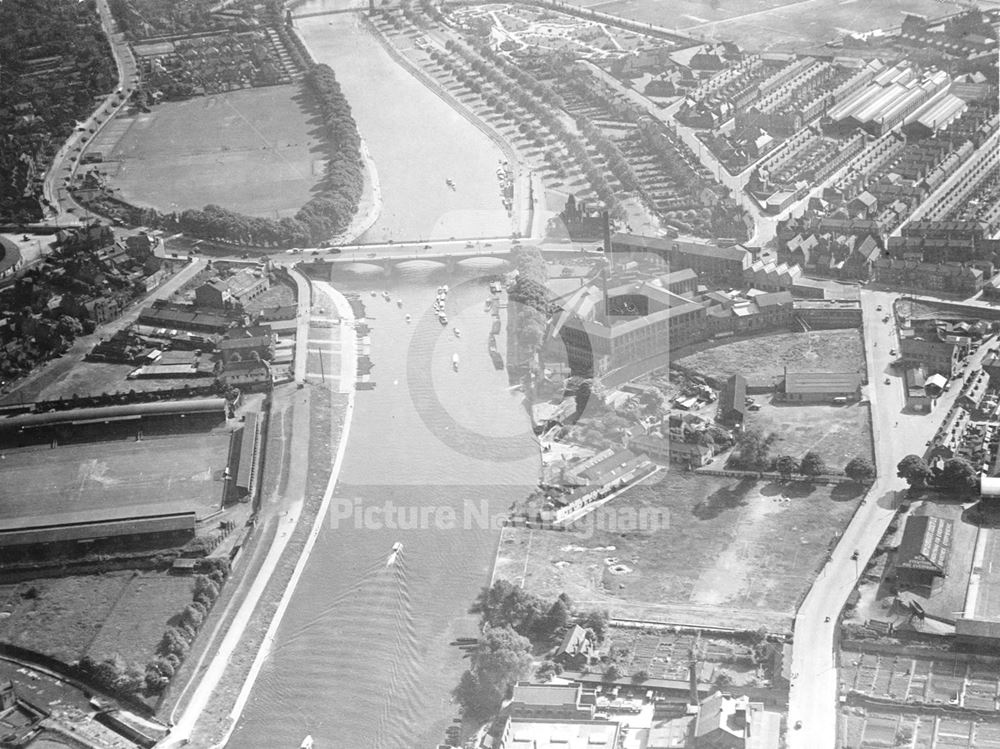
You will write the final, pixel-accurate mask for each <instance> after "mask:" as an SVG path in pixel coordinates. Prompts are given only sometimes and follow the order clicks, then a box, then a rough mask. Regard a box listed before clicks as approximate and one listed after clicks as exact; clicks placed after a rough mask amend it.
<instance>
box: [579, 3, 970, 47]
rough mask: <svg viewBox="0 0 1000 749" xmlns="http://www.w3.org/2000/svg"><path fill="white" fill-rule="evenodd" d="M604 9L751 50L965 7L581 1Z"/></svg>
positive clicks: (829, 37) (892, 24) (814, 40)
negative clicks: (733, 43)
mask: <svg viewBox="0 0 1000 749" xmlns="http://www.w3.org/2000/svg"><path fill="white" fill-rule="evenodd" d="M574 4H576V5H580V6H582V7H585V8H592V9H594V10H599V11H602V12H604V13H611V14H612V15H616V16H622V17H623V18H628V19H633V20H636V21H640V22H645V23H652V24H656V25H660V26H665V27H667V28H676V29H677V30H678V31H683V32H686V33H688V34H690V35H692V36H695V37H697V38H703V39H706V40H728V41H733V42H736V43H737V44H738V45H740V46H741V47H743V48H746V49H769V48H771V47H775V46H778V45H787V44H804V43H822V42H826V41H829V40H832V39H834V38H836V37H838V36H841V35H842V34H844V33H848V32H865V31H871V30H873V29H879V28H881V29H888V28H892V27H898V26H899V25H900V24H901V23H902V21H903V13H919V14H922V15H926V16H928V17H930V18H935V17H939V16H943V15H946V14H949V13H954V12H956V11H958V10H961V7H962V6H960V5H957V4H951V3H944V2H938V1H937V0H740V2H734V1H733V0H670V2H667V1H666V0H578V2H576V3H574Z"/></svg>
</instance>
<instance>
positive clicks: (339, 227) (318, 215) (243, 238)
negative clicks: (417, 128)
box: [156, 65, 364, 247]
mask: <svg viewBox="0 0 1000 749" xmlns="http://www.w3.org/2000/svg"><path fill="white" fill-rule="evenodd" d="M303 84H304V86H305V88H306V90H307V91H308V92H310V93H311V95H312V98H313V100H314V102H315V103H316V106H317V108H318V109H319V113H320V117H321V119H322V132H323V138H324V140H325V141H326V148H327V151H328V157H327V165H326V171H325V173H324V175H323V178H322V179H321V180H320V183H319V185H318V186H317V190H318V192H317V194H316V195H315V196H314V197H313V198H312V199H311V200H310V201H309V202H308V203H306V204H305V205H304V206H302V208H301V209H299V211H298V212H297V213H296V214H295V216H294V217H292V216H286V217H284V218H280V219H272V218H266V217H262V216H246V215H244V214H242V213H239V212H237V211H231V210H229V209H227V208H223V207H221V206H218V205H207V206H205V207H204V208H202V209H201V210H198V209H190V210H186V211H183V212H182V213H180V214H175V215H173V216H172V217H171V216H159V217H157V218H158V220H157V221H156V223H157V224H160V225H165V226H168V227H170V228H176V229H180V230H181V231H183V232H184V233H185V234H187V235H189V236H192V237H198V238H199V239H207V240H213V241H220V242H227V243H232V244H239V245H253V246H257V247H296V246H302V245H316V244H320V243H321V242H325V241H327V240H329V239H330V238H331V237H333V236H334V235H336V234H337V233H339V232H342V231H343V230H344V229H346V228H347V227H348V226H349V225H350V223H351V220H352V219H353V218H354V215H355V214H356V213H357V210H358V203H359V202H360V200H361V194H362V191H363V189H364V165H363V162H362V158H361V136H360V135H359V134H358V128H357V123H356V122H355V121H354V117H353V115H352V114H351V107H350V105H349V104H348V102H347V98H346V97H345V96H344V94H343V91H342V90H341V88H340V84H339V83H338V82H337V79H336V76H335V75H334V72H333V70H332V69H331V68H330V67H329V66H328V65H313V66H312V67H311V68H310V70H309V72H308V73H307V74H306V75H305V77H304V79H303Z"/></svg>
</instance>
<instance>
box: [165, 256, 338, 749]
mask: <svg viewBox="0 0 1000 749" xmlns="http://www.w3.org/2000/svg"><path fill="white" fill-rule="evenodd" d="M293 276H298V273H297V272H293ZM296 282H297V284H298V286H299V290H300V311H301V309H302V307H303V306H309V307H310V314H309V317H308V319H307V322H306V324H305V325H303V321H302V318H301V316H300V325H299V328H300V331H301V330H302V329H303V328H305V329H306V331H307V334H306V338H305V340H303V341H302V342H301V343H298V342H297V349H296V362H295V365H296V366H295V369H296V374H297V377H296V380H297V382H296V383H295V384H289V385H286V386H284V387H285V388H286V389H287V390H289V393H286V394H285V396H284V397H285V399H286V400H290V401H291V402H290V403H289V404H287V406H290V408H291V411H292V433H291V442H292V450H291V451H290V454H291V457H290V460H289V462H288V466H287V467H286V468H284V469H283V470H284V475H283V477H282V480H281V481H280V482H279V485H282V484H283V485H284V490H283V492H282V496H281V497H280V498H278V504H279V507H278V508H276V509H273V510H272V517H271V518H270V521H269V522H270V524H271V526H272V531H273V536H271V539H270V547H269V548H268V551H267V555H266V557H265V559H264V560H263V562H262V563H261V564H260V567H259V570H258V571H257V572H256V574H255V575H254V577H253V580H252V583H250V587H249V589H248V590H247V592H246V594H245V595H244V596H242V597H240V599H239V601H238V604H236V603H234V605H236V606H237V608H236V611H235V614H233V613H232V612H228V611H227V612H224V613H223V617H224V619H225V618H226V617H229V616H231V621H230V624H229V626H228V629H227V630H226V631H225V634H224V635H222V639H221V640H220V641H219V643H218V645H217V646H215V647H213V648H206V654H207V653H209V652H210V653H211V658H210V659H208V660H207V662H206V663H199V664H198V665H197V667H196V668H195V669H194V674H193V677H192V682H191V684H190V685H189V686H192V687H193V688H194V691H193V692H192V693H191V696H190V697H189V698H188V699H187V700H186V702H184V704H183V708H182V709H181V710H180V715H179V717H178V718H177V719H176V723H175V724H174V727H173V729H172V731H171V735H170V737H169V738H168V739H167V741H166V742H165V743H164V746H167V747H173V746H185V745H189V746H204V747H208V746H224V745H225V744H226V742H227V741H228V740H229V738H230V737H231V735H232V733H233V731H234V730H235V727H236V725H237V721H238V719H239V716H240V715H241V713H242V711H243V708H244V706H245V705H246V702H247V700H248V699H249V696H250V693H251V691H252V688H253V685H254V682H255V680H256V677H257V675H258V673H259V672H260V669H261V667H262V666H263V663H264V661H265V659H266V658H267V656H268V654H269V653H270V651H271V648H272V645H273V643H274V638H275V634H276V632H277V629H278V626H279V625H280V623H281V619H282V616H283V615H284V612H285V610H286V608H287V607H288V604H289V602H290V600H291V597H292V595H293V593H294V591H295V587H296V583H297V582H298V579H299V577H300V576H301V575H302V572H303V571H304V569H305V567H306V564H307V563H308V560H309V555H310V552H311V551H312V548H313V545H314V544H315V541H316V538H317V537H318V535H319V532H320V530H321V529H322V525H323V519H324V517H325V515H326V511H327V508H328V506H329V503H330V500H331V497H332V495H333V489H334V487H335V486H336V483H337V478H338V475H339V472H340V466H341V462H342V460H343V456H344V453H345V450H346V447H347V439H348V435H349V432H350V424H351V417H352V415H353V410H354V384H355V379H356V369H357V343H356V334H355V331H354V315H353V312H352V310H351V306H350V304H349V303H348V302H347V300H346V299H345V298H344V297H343V295H342V294H340V293H339V292H337V291H336V290H335V289H333V287H331V286H330V285H329V284H325V283H315V282H310V281H308V280H306V279H302V278H301V277H297V278H296ZM305 288H308V289H309V292H308V294H307V295H303V294H302V291H303V290H304V289H305ZM303 296H305V298H303ZM320 310H323V311H324V312H325V311H326V310H330V311H333V310H336V315H337V317H336V318H333V317H332V316H331V317H328V318H324V317H322V313H320ZM331 323H333V326H331ZM331 333H334V334H335V335H334V336H333V339H331V337H330V334H331ZM317 336H318V337H317ZM334 339H337V340H334ZM317 358H322V359H323V362H324V363H323V364H322V365H321V366H320V365H317V363H316V360H317ZM317 367H318V369H319V371H320V372H321V373H327V374H319V375H318V374H316V368H317ZM298 375H304V376H303V377H302V379H299V377H298ZM300 383H301V385H302V389H300V388H299V384H300ZM276 397H277V396H276ZM300 399H301V400H303V402H304V407H303V406H302V404H299V403H298V401H299V400H300ZM324 404H325V405H324ZM327 410H328V411H329V413H325V412H326V411H327ZM327 445H329V448H328V449H329V450H332V454H331V453H329V452H328V453H327V455H329V457H330V460H331V470H330V474H329V476H328V478H327V481H326V484H325V490H324V491H323V494H322V498H321V499H320V498H319V497H318V496H315V495H317V494H318V492H317V491H316V487H311V486H309V485H308V482H307V480H306V479H305V478H304V477H305V476H306V475H307V474H308V473H309V471H308V470H307V467H308V466H309V465H310V464H314V463H315V456H316V455H317V453H318V452H322V451H323V450H325V449H327V448H326V446H327ZM311 458H312V460H311ZM296 477H298V479H297V480H296ZM293 565H294V566H293ZM246 582H247V581H242V583H241V584H244V585H245V584H246ZM272 612H273V613H272ZM215 634H216V633H213V639H214V638H215ZM218 634H221V633H218ZM213 644H214V643H213ZM206 657H207V655H206ZM251 659H252V660H251ZM195 680H196V681H195Z"/></svg>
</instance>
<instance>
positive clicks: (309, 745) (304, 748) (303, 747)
mask: <svg viewBox="0 0 1000 749" xmlns="http://www.w3.org/2000/svg"><path fill="white" fill-rule="evenodd" d="M299 749H313V737H312V736H306V737H305V738H304V739H302V743H301V744H299Z"/></svg>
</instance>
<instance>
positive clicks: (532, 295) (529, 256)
mask: <svg viewBox="0 0 1000 749" xmlns="http://www.w3.org/2000/svg"><path fill="white" fill-rule="evenodd" d="M512 255H513V258H512V259H513V262H514V267H515V268H516V269H517V276H516V278H515V279H514V283H513V284H511V285H510V287H509V288H508V289H507V293H508V299H509V301H510V304H511V311H512V312H513V315H512V319H511V321H510V322H511V324H510V331H511V333H512V334H513V335H514V344H515V347H516V356H514V357H512V358H513V359H514V361H513V363H514V364H522V363H524V362H527V361H533V360H534V357H535V355H536V354H537V353H538V352H539V351H540V350H541V347H542V343H543V340H544V338H545V328H546V326H547V325H548V320H549V315H550V314H551V313H552V311H553V307H552V301H551V299H550V294H549V291H548V288H547V287H546V285H545V282H546V280H547V279H546V275H547V274H546V270H545V261H544V260H543V259H542V253H541V252H540V251H539V250H538V248H537V247H534V246H525V245H515V247H514V248H513V252H512Z"/></svg>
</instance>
